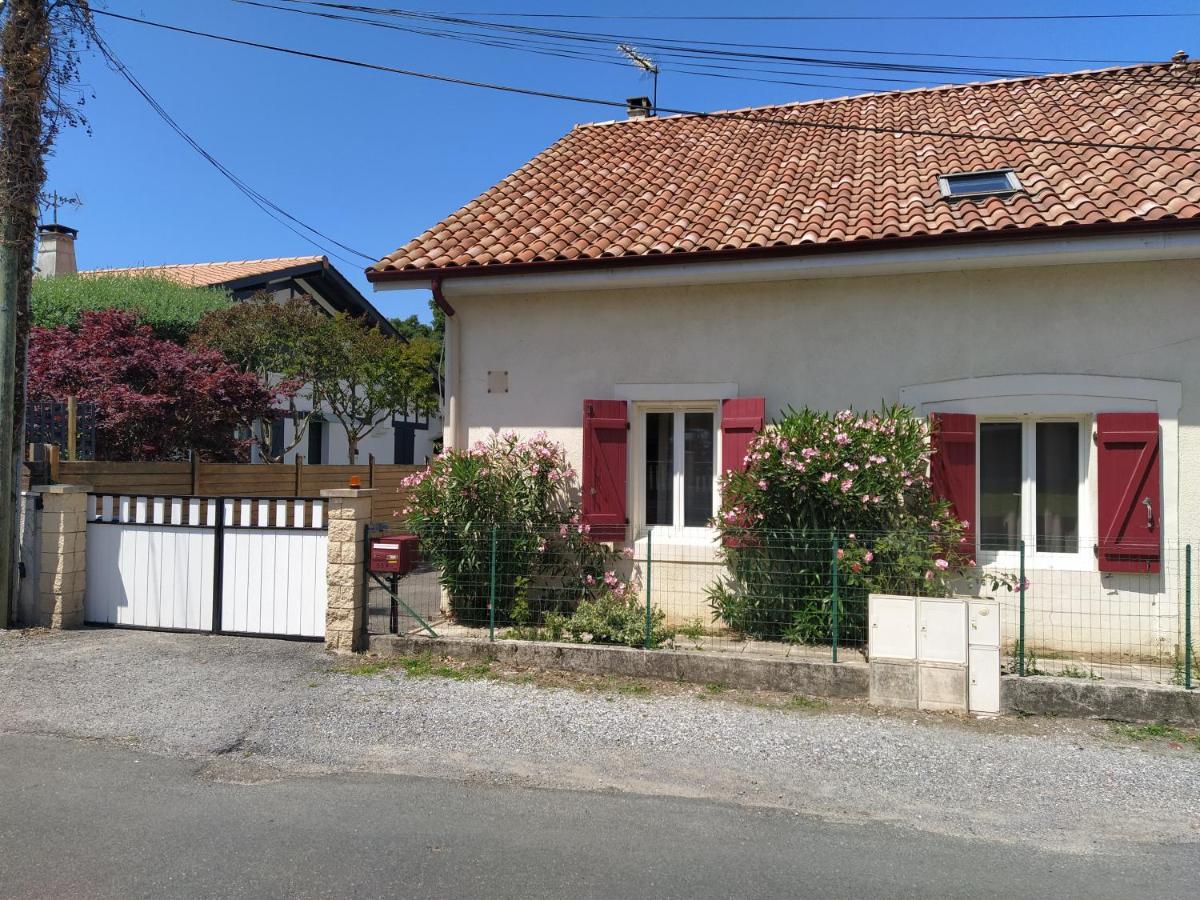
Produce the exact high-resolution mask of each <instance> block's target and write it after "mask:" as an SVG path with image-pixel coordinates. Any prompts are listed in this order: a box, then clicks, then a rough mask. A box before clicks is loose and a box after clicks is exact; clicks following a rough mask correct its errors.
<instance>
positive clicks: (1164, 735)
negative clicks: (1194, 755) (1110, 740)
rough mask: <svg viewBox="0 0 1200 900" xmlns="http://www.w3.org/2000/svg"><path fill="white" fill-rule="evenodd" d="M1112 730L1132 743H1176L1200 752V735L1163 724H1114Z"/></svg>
mask: <svg viewBox="0 0 1200 900" xmlns="http://www.w3.org/2000/svg"><path fill="white" fill-rule="evenodd" d="M1112 730H1113V734H1116V735H1118V736H1120V737H1123V738H1128V739H1129V740H1131V741H1175V742H1177V743H1180V744H1193V745H1195V747H1196V749H1197V750H1200V733H1198V732H1195V731H1185V730H1184V729H1182V728H1176V727H1175V726H1174V725H1167V724H1165V723H1163V722H1156V723H1154V724H1151V725H1122V724H1120V723H1117V722H1114V723H1112Z"/></svg>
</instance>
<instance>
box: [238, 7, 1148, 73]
mask: <svg viewBox="0 0 1200 900" xmlns="http://www.w3.org/2000/svg"><path fill="white" fill-rule="evenodd" d="M234 2H235V3H242V4H245V5H249V6H262V7H266V8H269V9H278V10H281V11H282V10H285V9H286V10H287V11H289V12H295V13H303V14H305V15H316V16H327V17H329V18H332V19H343V20H344V21H352V22H361V23H367V24H372V25H379V26H381V27H389V26H386V25H385V23H382V22H378V21H376V20H374V19H365V18H361V17H352V16H346V17H344V18H343V17H341V16H337V15H336V14H331V13H321V12H318V11H316V10H306V9H300V8H298V7H296V6H291V7H282V6H276V5H273V4H269V3H262V2H257V0H234ZM280 2H285V3H302V4H305V5H307V6H319V7H323V8H326V9H339V10H351V11H357V12H371V13H373V14H375V15H381V16H382V15H387V14H393V15H398V14H399V12H400V11H398V10H390V9H388V8H386V7H369V6H362V5H355V4H349V3H334V2H325V0H280ZM422 15H432V14H422ZM439 15H441V14H439ZM446 15H450V14H446ZM462 15H467V14H458V16H455V17H456V18H457V17H459V16H462ZM478 24H479V25H486V26H491V27H504V26H503V25H500V24H495V23H487V22H479V23H478ZM390 27H398V26H390ZM544 33H546V34H551V33H553V34H557V35H563V36H569V37H572V38H585V37H591V38H594V37H597V36H598V37H601V38H603V39H604V41H605V42H606V43H611V41H612V40H616V41H618V42H640V43H646V42H647V41H665V42H668V43H672V44H679V45H681V46H682V45H685V44H688V45H693V46H709V47H737V48H741V49H749V50H797V51H802V52H807V53H854V54H858V55H860V56H918V57H926V58H934V59H987V60H999V61H1004V62H1051V63H1081V64H1085V65H1136V64H1138V63H1141V62H1146V60H1140V59H1115V58H1114V59H1109V58H1097V57H1075V56H1066V57H1064V56H992V55H988V54H983V53H940V52H934V51H930V50H875V49H861V48H851V47H808V46H798V45H794V44H759V43H744V42H738V41H706V40H700V39H698V38H688V39H687V41H686V42H685V41H683V40H681V39H678V38H671V37H664V36H662V35H634V34H602V35H597V34H596V33H595V32H579V31H571V30H569V29H554V30H553V31H552V32H551V31H545V32H544Z"/></svg>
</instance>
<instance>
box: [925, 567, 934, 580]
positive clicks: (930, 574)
mask: <svg viewBox="0 0 1200 900" xmlns="http://www.w3.org/2000/svg"><path fill="white" fill-rule="evenodd" d="M925 580H926V581H933V572H931V571H930V570H929V569H926V570H925Z"/></svg>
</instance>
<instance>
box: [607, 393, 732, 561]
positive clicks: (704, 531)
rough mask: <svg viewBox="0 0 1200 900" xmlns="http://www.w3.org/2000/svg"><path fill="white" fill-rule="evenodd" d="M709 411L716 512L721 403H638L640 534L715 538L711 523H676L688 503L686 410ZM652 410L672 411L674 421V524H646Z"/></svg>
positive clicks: (634, 443) (636, 440) (636, 511)
mask: <svg viewBox="0 0 1200 900" xmlns="http://www.w3.org/2000/svg"><path fill="white" fill-rule="evenodd" d="M689 412H699V413H708V414H710V415H711V416H712V418H713V479H712V481H713V486H712V508H713V510H714V514H715V511H716V510H717V509H718V508H719V507H720V502H721V443H722V442H721V404H720V403H719V402H718V401H715V400H713V401H705V400H688V401H673V402H655V401H649V402H643V403H637V404H635V406H634V416H633V421H634V428H633V434H632V435H631V438H632V440H631V441H630V443H631V445H632V447H631V450H632V456H633V460H632V461H633V467H632V471H633V473H634V477H633V479H632V481H633V490H634V497H633V499H634V503H633V510H634V518H633V520H632V521H633V522H634V523H635V525H636V529H637V533H638V535H645V534H648V533H649V534H653V535H654V537H656V538H658V537H664V538H668V539H671V540H680V539H683V540H685V541H688V540H690V541H702V542H703V541H711V540H712V538H713V534H714V533H715V532H714V529H713V528H712V527H711V526H708V525H704V526H698V525H693V526H690V527H689V526H685V525H680V524H676V523H680V522H682V521H683V512H684V509H683V504H684V462H685V452H684V451H685V448H684V435H683V432H684V418H683V414H684V413H689ZM650 413H672V414H674V416H675V420H674V428H675V435H674V441H673V444H674V459H673V460H672V468H673V470H674V479H675V483H674V486H673V491H672V502H673V504H674V508H673V510H672V516H671V519H672V524H671V525H647V524H646V430H647V426H646V416H647V415H648V414H650Z"/></svg>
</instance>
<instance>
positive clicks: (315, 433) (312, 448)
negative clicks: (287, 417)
mask: <svg viewBox="0 0 1200 900" xmlns="http://www.w3.org/2000/svg"><path fill="white" fill-rule="evenodd" d="M304 461H305V462H306V463H309V464H310V465H314V466H319V465H321V464H322V463H324V462H325V423H324V422H322V421H319V420H318V419H315V418H314V419H312V420H311V421H310V422H309V423H308V458H307V459H306V460H304Z"/></svg>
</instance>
